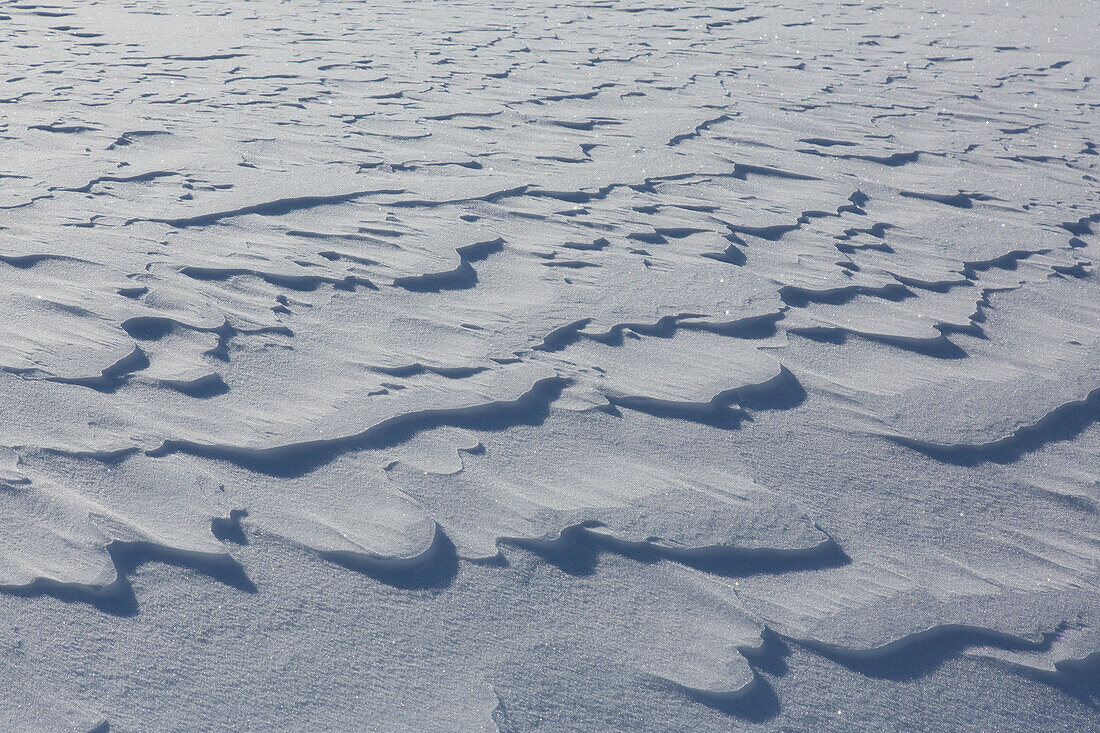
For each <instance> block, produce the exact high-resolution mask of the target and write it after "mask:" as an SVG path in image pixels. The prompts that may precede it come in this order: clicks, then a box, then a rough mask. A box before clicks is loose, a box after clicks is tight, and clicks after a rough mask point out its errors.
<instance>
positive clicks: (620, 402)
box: [604, 365, 806, 430]
mask: <svg viewBox="0 0 1100 733" xmlns="http://www.w3.org/2000/svg"><path fill="white" fill-rule="evenodd" d="M604 398H605V399H606V400H607V402H608V407H607V411H608V412H610V413H611V414H615V415H619V414H621V413H619V412H618V408H620V407H621V408H625V409H628V410H634V411H636V412H642V413H645V414H647V415H652V416H653V417H660V418H669V419H673V420H686V421H689V422H694V423H699V424H701V425H708V426H710V427H714V428H724V429H728V430H736V429H738V428H740V427H741V423H742V422H744V421H746V420H752V414H751V413H750V412H749V411H748V410H789V409H793V408H795V407H798V406H799V405H801V404H802V403H803V402H804V401H805V400H806V390H805V389H804V388H803V387H802V384H801V382H799V381H798V379H797V378H796V377H795V376H794V374H792V373H791V371H790V370H789V369H787V367H785V366H782V365H781V366H780V367H779V374H777V375H776V376H774V377H772V378H771V379H768V380H766V381H764V382H760V383H759V384H747V385H744V386H742V387H734V388H732V389H727V390H723V391H722V392H719V393H718V394H716V395H715V396H714V397H712V398H711V399H710V400H709V401H707V402H682V401H676V400H664V399H658V398H655V397H638V396H625V395H613V394H609V395H604Z"/></svg>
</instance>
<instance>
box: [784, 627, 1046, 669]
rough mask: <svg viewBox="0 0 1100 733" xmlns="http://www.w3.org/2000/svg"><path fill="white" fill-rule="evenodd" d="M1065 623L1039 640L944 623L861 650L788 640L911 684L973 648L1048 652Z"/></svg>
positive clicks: (842, 663)
mask: <svg viewBox="0 0 1100 733" xmlns="http://www.w3.org/2000/svg"><path fill="white" fill-rule="evenodd" d="M1066 628H1067V625H1066V624H1064V623H1062V624H1059V626H1058V627H1057V628H1056V629H1055V630H1054V631H1052V632H1047V633H1044V634H1042V635H1041V636H1040V638H1039V639H1038V640H1032V639H1026V638H1024V637H1021V636H1015V635H1013V634H1007V633H1004V632H1002V631H997V630H995V629H989V628H985V627H982V626H970V625H967V624H944V625H941V626H933V627H932V628H929V629H926V630H924V631H918V632H916V633H913V634H909V635H907V636H904V637H902V638H900V639H897V640H895V641H891V642H889V643H887V644H883V645H882V646H877V647H872V648H870V649H857V648H850V647H844V646H840V645H838V644H829V643H826V642H822V641H816V640H814V639H794V638H791V637H785V638H786V640H787V641H788V642H790V643H791V644H792V645H795V646H798V647H800V648H802V649H805V650H807V651H810V652H813V653H814V654H816V655H818V656H820V657H823V658H825V659H828V660H830V661H832V662H835V663H836V664H839V665H840V666H842V667H844V668H846V669H849V670H851V671H853V672H858V673H859V674H862V675H865V676H867V677H875V678H879V679H889V680H897V681H900V682H909V681H912V680H915V679H919V678H921V677H925V676H927V675H929V674H931V673H933V672H935V671H936V670H938V669H939V668H940V667H941V666H943V664H944V663H946V662H948V661H950V660H952V659H955V658H957V657H959V656H960V655H962V654H963V653H964V652H966V651H967V650H969V649H972V648H975V647H988V648H994V649H1002V650H1005V651H1017V652H1047V651H1050V648H1051V645H1052V644H1053V643H1054V641H1056V640H1057V639H1058V638H1059V637H1060V636H1061V635H1062V633H1063V632H1064V631H1065V630H1066Z"/></svg>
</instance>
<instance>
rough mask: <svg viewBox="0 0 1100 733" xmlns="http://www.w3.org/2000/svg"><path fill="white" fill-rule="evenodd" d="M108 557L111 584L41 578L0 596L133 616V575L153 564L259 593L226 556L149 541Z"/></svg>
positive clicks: (120, 547) (120, 546)
mask: <svg viewBox="0 0 1100 733" xmlns="http://www.w3.org/2000/svg"><path fill="white" fill-rule="evenodd" d="M107 555H108V556H109V557H110V559H111V563H112V564H113V565H114V567H115V574H116V577H115V580H114V581H112V582H111V583H106V584H95V583H69V582H64V581H59V580H54V579H52V578H44V577H39V578H35V579H34V580H32V581H31V582H29V583H26V584H24V585H0V594H4V595H9V596H18V597H22V598H39V597H42V596H48V597H50V598H56V599H57V600H60V601H64V602H66V603H87V604H89V605H91V606H93V607H95V608H96V609H97V610H99V611H102V612H104V613H109V614H111V615H113V616H133V615H136V614H137V613H138V602H137V596H136V595H135V594H134V588H133V586H132V585H131V584H130V575H132V574H133V573H134V571H135V570H137V568H138V567H140V566H141V565H144V564H146V563H151V562H159V563H163V564H165V565H173V566H175V567H180V568H185V569H187V570H192V571H194V572H196V573H199V574H201V575H206V576H208V577H210V578H213V579H214V580H217V581H218V582H220V583H223V584H224V585H228V586H229V587H231V588H236V589H237V590H240V591H244V592H245V593H255V592H256V590H257V589H256V586H255V584H254V583H253V582H252V580H251V579H249V577H248V574H247V573H245V570H244V568H243V567H242V566H241V564H240V563H238V562H237V561H236V560H235V559H234V558H233V557H232V556H230V555H228V554H225V553H218V552H196V551H194V550H180V549H176V548H174V547H167V546H165V545H158V544H156V543H153V542H148V541H145V540H139V541H133V542H128V541H122V540H115V541H113V542H111V543H110V544H109V545H107Z"/></svg>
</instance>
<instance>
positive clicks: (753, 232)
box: [701, 189, 888, 267]
mask: <svg viewBox="0 0 1100 733" xmlns="http://www.w3.org/2000/svg"><path fill="white" fill-rule="evenodd" d="M869 200H870V197H869V196H867V194H865V193H863V192H862V191H860V190H858V189H857V190H855V191H853V192H852V193H851V194H850V195H849V196H848V203H847V204H844V205H842V206H838V207H837V208H836V211H815V210H810V211H803V212H801V213H800V214H799V215H798V218H797V219H795V223H794V224H772V225H769V226H748V225H744V224H733V223H730V222H725V221H723V222H720V223H721V224H722V225H723V226H725V227H726V229H728V230H729V234H727V235H726V236H725V239H726V240H727V241H728V242H730V245H729V246H728V247H726V249H725V250H723V251H722V252H704V253H703V254H702V255H701V256H703V257H706V258H707V259H711V260H716V261H718V262H726V263H728V264H731V265H737V266H738V267H741V266H743V265H744V264H745V263H746V262H747V261H748V259H747V257H746V255H745V253H744V252H743V251H742V250H741V249H740V247H745V246H746V244H745V240H743V239H741V237H740V236H739V235H742V234H744V235H747V236H751V237H756V238H758V239H764V240H767V241H770V242H778V241H779V240H780V239H782V238H783V237H784V236H785V235H786V234H789V233H790V232H794V231H798V230H799V229H801V228H802V227H804V226H805V225H807V224H809V223H810V222H811V221H813V220H814V219H823V218H828V217H840V216H843V215H844V214H855V215H856V216H866V215H867V212H866V211H864V210H863V206H864V205H866V203H867V202H868V201H869ZM875 226H876V227H877V226H879V225H875ZM883 226H888V225H883ZM848 231H849V232H853V234H854V233H855V232H856V231H858V230H848ZM868 231H875V228H874V227H872V229H871V230H868ZM847 233H848V232H846V234H847ZM837 248H838V249H841V247H840V245H837ZM841 251H842V252H843V251H844V250H843V249H841Z"/></svg>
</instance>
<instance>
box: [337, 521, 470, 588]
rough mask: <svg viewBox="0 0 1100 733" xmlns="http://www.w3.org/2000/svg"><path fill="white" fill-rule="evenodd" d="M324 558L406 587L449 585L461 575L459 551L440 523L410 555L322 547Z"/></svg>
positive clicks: (376, 578) (397, 586) (391, 583)
mask: <svg viewBox="0 0 1100 733" xmlns="http://www.w3.org/2000/svg"><path fill="white" fill-rule="evenodd" d="M317 554H318V555H320V556H321V557H322V558H324V559H325V560H328V561H329V562H333V563H336V564H337V565H340V566H341V567H344V568H347V569H348V570H354V571H355V572H357V573H362V574H363V575H366V576H368V577H370V578H374V579H375V580H377V581H379V582H381V583H385V584H386V585H390V586H393V587H395V588H400V589H403V590H427V589H439V588H446V587H448V586H449V585H450V584H451V583H452V582H453V581H454V579H455V576H456V575H458V559H459V558H458V552H457V551H456V550H455V545H454V542H452V541H451V538H450V537H448V536H447V533H446V532H444V531H443V528H442V527H440V526H439V524H438V523H436V525H435V531H434V534H433V536H432V542H431V544H430V545H428V547H427V549H425V550H424V551H423V552H420V553H417V554H416V555H413V556H411V557H390V556H386V555H378V554H375V553H373V552H368V551H365V550H364V551H355V550H319V551H318V552H317Z"/></svg>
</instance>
